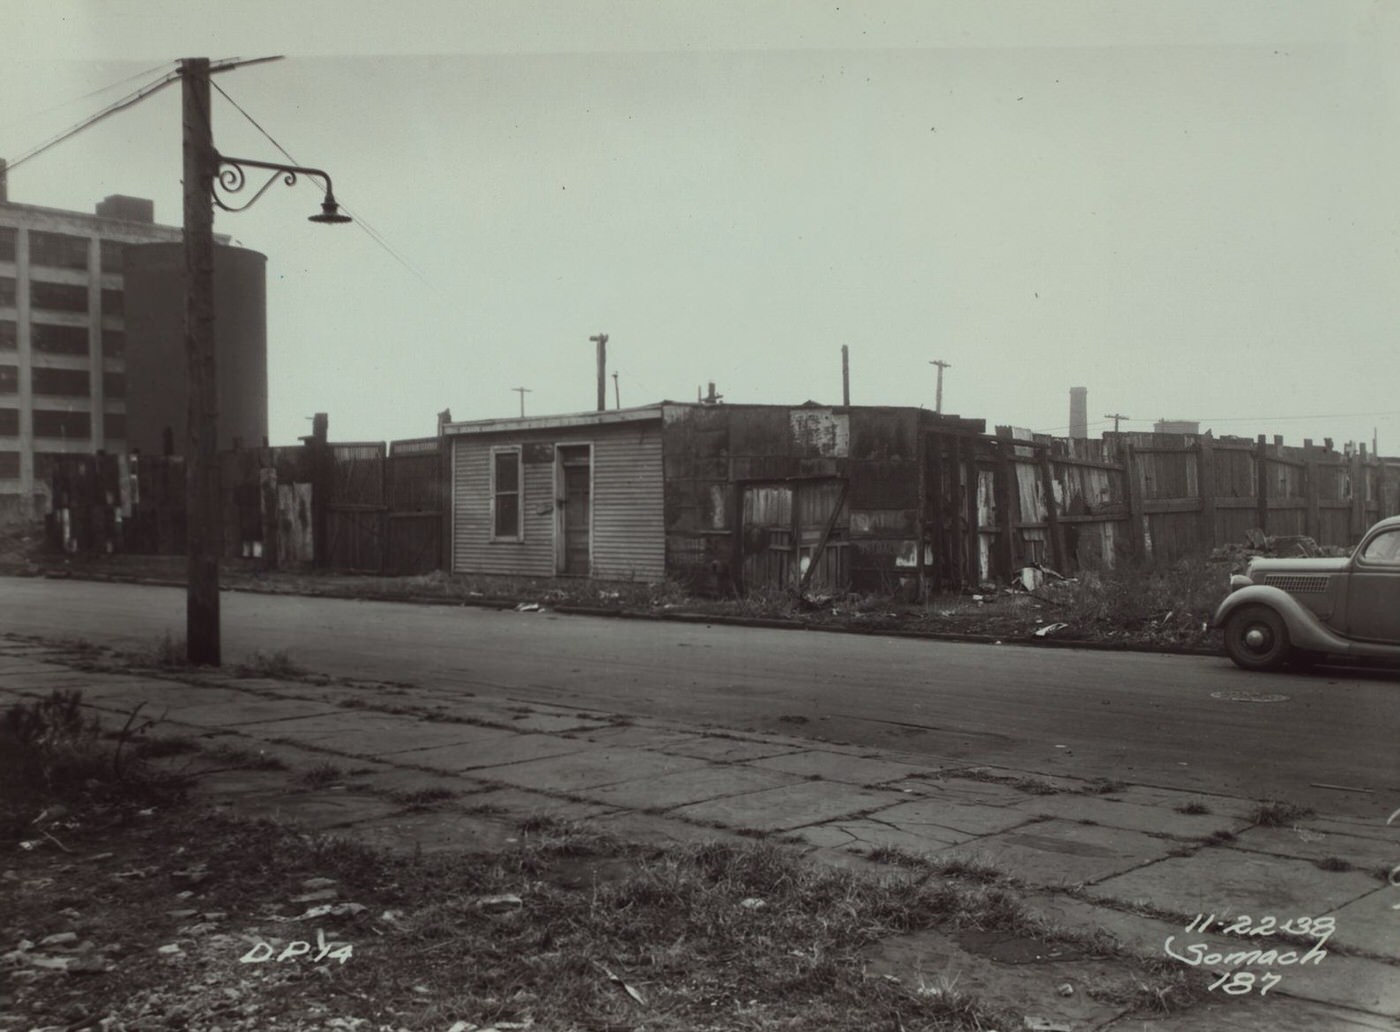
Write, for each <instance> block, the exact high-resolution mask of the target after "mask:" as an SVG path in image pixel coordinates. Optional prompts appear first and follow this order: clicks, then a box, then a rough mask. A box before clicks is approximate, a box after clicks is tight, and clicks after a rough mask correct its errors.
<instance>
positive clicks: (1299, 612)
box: [1211, 584, 1357, 656]
mask: <svg viewBox="0 0 1400 1032" xmlns="http://www.w3.org/2000/svg"><path fill="white" fill-rule="evenodd" d="M1251 604H1257V605H1264V606H1268V607H1269V608H1270V609H1272V610H1273V611H1274V612H1276V613H1277V614H1278V615H1279V616H1280V617H1281V618H1282V620H1283V625H1284V627H1286V628H1287V629H1288V640H1289V642H1290V643H1291V644H1292V645H1293V646H1294V647H1295V648H1300V649H1311V650H1312V651H1314V652H1330V653H1334V654H1336V655H1340V656H1345V655H1351V654H1352V653H1353V652H1355V651H1357V649H1356V644H1357V643H1356V642H1354V641H1351V640H1349V639H1347V638H1342V637H1339V636H1338V635H1337V633H1336V632H1335V631H1333V630H1332V629H1331V628H1329V627H1328V626H1327V625H1326V624H1324V623H1323V622H1322V621H1321V620H1319V619H1318V618H1317V614H1316V613H1314V612H1313V611H1312V610H1311V609H1309V608H1308V607H1307V606H1304V605H1302V604H1301V603H1300V602H1299V601H1298V600H1297V599H1296V598H1294V597H1293V596H1292V595H1290V594H1289V593H1288V592H1286V591H1283V590H1282V589H1280V588H1275V587H1271V586H1269V585H1267V584H1251V585H1250V586H1249V587H1245V588H1239V589H1237V590H1235V591H1232V592H1230V594H1229V595H1227V596H1226V597H1225V601H1223V602H1221V603H1220V607H1219V608H1218V609H1216V611H1215V617H1214V619H1213V620H1212V621H1211V626H1213V627H1224V626H1225V621H1226V620H1228V619H1229V618H1230V614H1231V613H1233V612H1234V611H1235V610H1237V609H1239V608H1240V606H1247V605H1251Z"/></svg>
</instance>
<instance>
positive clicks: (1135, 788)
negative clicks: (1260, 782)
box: [1106, 785, 1259, 817]
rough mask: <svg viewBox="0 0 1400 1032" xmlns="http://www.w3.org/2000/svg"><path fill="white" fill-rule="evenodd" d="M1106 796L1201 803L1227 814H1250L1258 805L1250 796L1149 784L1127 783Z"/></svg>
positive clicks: (1171, 804) (1171, 806)
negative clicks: (1241, 796)
mask: <svg viewBox="0 0 1400 1032" xmlns="http://www.w3.org/2000/svg"><path fill="white" fill-rule="evenodd" d="M1106 798H1109V799H1116V800H1117V801H1119V802H1122V803H1133V804H1136V805H1138V806H1161V807H1165V808H1166V809H1168V810H1175V808H1176V807H1178V806H1190V805H1192V804H1197V805H1201V806H1204V807H1205V808H1206V809H1207V810H1208V811H1209V812H1210V813H1211V814H1218V815H1223V816H1226V817H1249V816H1250V815H1251V814H1252V813H1253V812H1254V811H1255V810H1256V809H1257V808H1258V806H1259V804H1258V803H1257V802H1255V801H1254V800H1252V799H1236V798H1234V797H1232V796H1222V795H1208V794H1203V793H1201V792H1184V791H1182V790H1180V789H1175V788H1157V787H1155V786H1152V785H1129V786H1127V787H1126V788H1121V789H1119V790H1118V791H1116V792H1111V793H1108V795H1107V796H1106Z"/></svg>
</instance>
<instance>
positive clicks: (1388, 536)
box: [1361, 530, 1400, 564]
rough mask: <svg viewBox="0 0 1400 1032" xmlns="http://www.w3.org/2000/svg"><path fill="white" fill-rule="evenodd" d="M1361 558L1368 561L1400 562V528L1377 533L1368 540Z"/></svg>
mask: <svg viewBox="0 0 1400 1032" xmlns="http://www.w3.org/2000/svg"><path fill="white" fill-rule="evenodd" d="M1361 558H1362V559H1364V560H1365V561H1366V562H1368V563H1396V564H1400V530H1391V531H1386V532H1385V533H1384V534H1377V535H1376V536H1375V537H1373V538H1372V539H1371V540H1370V541H1369V542H1367V544H1366V548H1365V550H1364V551H1363V552H1362V553H1361Z"/></svg>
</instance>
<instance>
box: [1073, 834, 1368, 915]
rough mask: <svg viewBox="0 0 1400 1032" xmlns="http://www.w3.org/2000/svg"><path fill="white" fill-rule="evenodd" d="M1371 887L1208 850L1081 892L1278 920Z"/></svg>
mask: <svg viewBox="0 0 1400 1032" xmlns="http://www.w3.org/2000/svg"><path fill="white" fill-rule="evenodd" d="M1376 887H1377V882H1376V879H1375V878H1373V877H1371V876H1370V875H1367V874H1362V873H1361V872H1359V871H1320V870H1318V868H1317V867H1316V866H1314V865H1313V864H1311V863H1308V862H1307V861H1305V860H1293V859H1290V858H1286V857H1277V856H1268V855H1265V854H1263V853H1245V852H1242V851H1240V850H1236V849H1216V848H1211V849H1203V850H1201V851H1200V852H1199V853H1197V854H1196V855H1195V856H1191V857H1172V858H1170V859H1166V860H1162V861H1161V862H1160V863H1155V864H1152V865H1151V866H1150V867H1143V868H1140V869H1138V870H1135V871H1130V872H1128V873H1126V874H1122V875H1119V876H1117V877H1114V878H1109V879H1107V880H1105V881H1102V882H1100V883H1099V884H1097V885H1094V886H1092V887H1090V888H1089V889H1088V890H1087V891H1088V893H1089V895H1091V896H1095V897H1097V898H1100V899H1116V900H1120V901H1123V902H1127V903H1131V902H1134V901H1141V902H1145V903H1151V904H1152V906H1154V907H1157V908H1158V909H1161V910H1168V911H1174V912H1176V913H1178V914H1183V915H1194V914H1198V913H1199V914H1219V915H1220V916H1221V917H1222V918H1223V917H1224V916H1225V915H1227V914H1230V915H1242V914H1250V915H1253V916H1254V917H1255V918H1258V917H1261V916H1264V915H1273V916H1274V917H1276V918H1277V919H1278V920H1279V921H1284V920H1286V919H1288V918H1291V917H1317V916H1320V915H1322V914H1325V913H1328V912H1329V911H1332V910H1335V909H1337V908H1338V907H1340V906H1343V905H1344V904H1346V903H1349V902H1351V901H1352V900H1354V899H1358V898H1360V897H1361V896H1364V895H1367V894H1368V893H1371V892H1374V891H1375V889H1376Z"/></svg>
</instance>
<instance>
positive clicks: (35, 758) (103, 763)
mask: <svg viewBox="0 0 1400 1032" xmlns="http://www.w3.org/2000/svg"><path fill="white" fill-rule="evenodd" d="M140 710H141V707H140V706H139V705H138V706H137V707H136V708H135V709H133V710H132V711H131V713H130V714H129V715H128V717H127V720H126V723H125V725H123V727H122V728H121V729H120V730H118V731H116V732H113V733H111V734H108V735H104V733H103V730H102V724H101V722H100V721H99V720H98V718H97V717H95V716H91V715H88V714H85V713H84V712H83V708H82V692H80V691H77V690H69V691H63V690H59V691H54V692H52V693H51V694H50V695H49V696H48V697H46V698H43V699H38V700H36V701H34V702H29V703H15V704H14V705H12V706H11V707H10V708H9V709H8V710H7V711H6V712H5V714H4V718H3V720H0V786H4V791H3V792H0V808H3V810H4V812H5V817H6V823H7V824H9V825H10V826H11V827H14V826H16V823H15V822H19V823H21V824H22V823H23V820H24V818H25V816H26V815H32V814H33V813H37V812H38V811H39V810H40V809H42V807H43V806H44V804H45V803H46V802H48V801H52V800H65V801H69V802H81V801H87V800H90V801H101V802H107V803H115V804H118V805H126V804H131V803H151V802H158V803H162V804H164V803H169V802H174V801H177V800H178V799H179V798H181V796H182V795H183V792H184V789H185V787H186V786H185V781H184V780H183V779H181V778H179V777H176V776H174V775H171V774H167V773H164V772H158V771H154V770H152V769H151V768H149V767H148V766H147V764H146V763H145V762H144V760H143V758H142V757H140V756H139V755H136V750H135V749H130V750H128V749H127V746H128V745H130V744H131V742H132V740H133V739H135V738H136V737H137V736H139V735H141V734H143V733H145V731H147V730H148V729H149V728H150V727H151V726H152V725H153V724H154V723H155V722H154V721H151V720H146V721H142V722H139V723H138V720H137V717H138V715H139V713H140ZM124 753H125V755H124Z"/></svg>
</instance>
